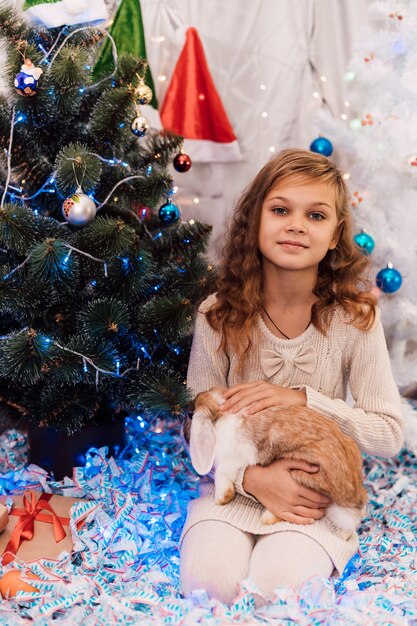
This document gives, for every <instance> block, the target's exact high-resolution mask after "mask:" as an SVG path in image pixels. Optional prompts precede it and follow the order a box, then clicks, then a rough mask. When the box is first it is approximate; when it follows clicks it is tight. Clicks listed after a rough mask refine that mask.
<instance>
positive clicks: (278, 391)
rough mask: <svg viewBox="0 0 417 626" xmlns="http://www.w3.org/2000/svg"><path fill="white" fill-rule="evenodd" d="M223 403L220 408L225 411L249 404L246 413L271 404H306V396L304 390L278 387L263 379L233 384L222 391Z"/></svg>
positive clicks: (232, 410) (251, 412)
mask: <svg viewBox="0 0 417 626" xmlns="http://www.w3.org/2000/svg"><path fill="white" fill-rule="evenodd" d="M222 395H223V398H224V399H225V402H224V404H222V405H220V407H219V408H220V409H221V410H222V411H225V412H230V413H232V412H233V413H237V412H238V411H240V409H243V408H244V407H246V406H249V405H251V407H250V409H248V411H247V413H248V415H251V414H253V413H257V412H258V411H262V409H268V408H269V407H271V406H306V405H307V398H306V394H305V392H304V391H299V390H298V389H288V388H287V387H279V386H278V385H273V384H272V383H267V382H265V381H264V380H256V381H255V382H253V383H243V384H242V385H235V386H234V387H230V389H227V390H226V391H224V392H223V394H222Z"/></svg>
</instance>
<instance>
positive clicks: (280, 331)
mask: <svg viewBox="0 0 417 626" xmlns="http://www.w3.org/2000/svg"><path fill="white" fill-rule="evenodd" d="M262 308H263V310H264V311H265V315H266V316H267V318H268V319H269V321H270V322H271V324H273V325H274V326H275V328H276V329H277V331H278V332H279V333H281V335H282V336H283V337H285V339H291V337H288V335H286V334H285V333H283V332H282V330H281V329H280V328H278V326H277V325H276V324H275V322H274V320H273V319H272V317H271V316H270V315H269V313H268V311H267V310H266V308H265V307H264V306H262ZM310 324H311V320H310V321H309V323H308V324H307V326H306V327H305V329H304V332H305V331H306V330H307V328H308V327H309V326H310Z"/></svg>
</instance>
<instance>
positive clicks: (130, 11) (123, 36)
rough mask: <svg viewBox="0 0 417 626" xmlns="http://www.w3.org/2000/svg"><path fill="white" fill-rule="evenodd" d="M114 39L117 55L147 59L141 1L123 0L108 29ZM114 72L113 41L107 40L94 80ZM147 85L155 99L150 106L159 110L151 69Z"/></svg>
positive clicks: (146, 76)
mask: <svg viewBox="0 0 417 626" xmlns="http://www.w3.org/2000/svg"><path fill="white" fill-rule="evenodd" d="M108 30H109V33H110V35H111V36H112V37H113V39H114V41H115V43H116V47H117V53H118V54H119V55H120V54H122V53H123V52H126V53H130V54H133V55H135V56H137V57H141V58H142V59H146V58H147V55H146V44H145V35H144V30H143V20H142V12H141V9H140V2H139V0H122V2H121V4H120V5H119V8H118V9H117V12H116V15H115V18H114V21H113V24H112V25H111V27H110V28H109V29H108ZM113 70H114V63H113V53H112V46H111V41H110V40H109V39H106V41H105V42H104V44H103V47H102V49H101V53H100V55H99V58H98V61H97V63H96V64H95V66H94V70H93V77H94V80H98V79H100V78H103V77H104V76H106V75H109V74H111V73H112V71H113ZM145 83H146V85H148V87H150V88H151V89H152V93H153V97H152V100H151V102H150V105H151V106H153V108H154V109H157V108H158V102H157V100H156V96H155V87H154V84H153V80H152V74H151V71H150V69H149V67H148V68H147V69H146V74H145Z"/></svg>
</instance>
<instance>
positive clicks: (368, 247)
mask: <svg viewBox="0 0 417 626" xmlns="http://www.w3.org/2000/svg"><path fill="white" fill-rule="evenodd" d="M353 241H354V242H355V243H356V245H357V246H359V248H360V249H361V252H362V253H363V254H372V251H373V249H374V248H375V241H374V240H373V239H372V237H371V235H368V233H365V231H362V232H360V233H358V234H357V235H355V236H354V237H353Z"/></svg>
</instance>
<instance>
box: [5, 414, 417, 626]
mask: <svg viewBox="0 0 417 626" xmlns="http://www.w3.org/2000/svg"><path fill="white" fill-rule="evenodd" d="M127 433H128V441H129V443H128V445H127V447H126V449H125V450H124V451H123V452H122V454H121V455H120V456H119V457H118V458H117V459H113V458H109V457H108V455H107V450H106V448H100V449H94V448H93V449H90V451H89V452H88V454H87V459H86V464H85V466H84V467H82V468H81V467H78V468H76V469H75V470H74V474H73V477H72V478H65V479H64V480H63V481H60V482H55V481H54V480H53V479H52V478H51V476H49V475H48V474H47V473H46V472H45V471H44V470H42V469H40V468H39V467H37V466H35V465H29V466H27V465H25V460H26V458H27V457H26V447H27V444H26V438H25V436H24V434H22V433H20V432H18V431H15V430H9V431H6V432H5V433H4V434H3V435H2V436H1V437H0V464H1V465H0V467H1V468H2V474H0V493H1V494H17V493H19V494H20V493H23V492H24V491H25V489H28V488H34V489H38V490H40V489H41V490H43V491H46V492H48V493H54V494H57V495H66V496H70V497H75V498H86V499H87V500H90V501H91V500H93V501H94V503H93V502H86V503H79V504H77V505H75V506H74V507H73V508H72V509H71V513H70V515H71V522H70V523H71V530H72V533H73V538H74V551H73V553H72V554H68V553H66V552H63V553H62V554H61V555H60V557H59V559H57V560H49V559H41V560H39V561H36V562H31V563H24V562H20V561H19V560H18V559H17V560H16V561H15V562H14V563H12V564H10V565H8V566H7V567H3V568H1V566H0V575H1V574H3V573H5V572H7V571H9V570H10V569H13V568H18V569H20V570H21V576H22V577H23V579H24V580H26V582H29V583H30V584H34V582H33V579H30V578H25V576H27V575H28V574H34V575H36V576H37V577H38V579H39V580H36V583H35V585H36V587H37V588H38V589H39V592H30V593H29V592H18V594H17V595H16V597H15V598H12V599H10V600H6V599H3V600H0V625H1V624H7V626H12V625H14V624H27V623H28V622H29V623H30V622H33V623H34V624H35V625H36V626H43V625H47V624H48V625H49V624H51V622H52V621H53V622H54V623H55V622H56V623H59V624H67V625H68V626H69V625H71V626H73V625H74V624H81V623H82V624H83V626H93V625H94V626H99V625H102V624H124V625H125V624H126V625H128V624H138V623H140V624H144V625H145V626H147V625H148V624H149V625H181V624H183V625H184V626H186V625H188V626H191V625H194V624H204V626H223V625H225V624H248V625H249V624H258V623H259V624H280V625H281V624H283V625H286V624H297V625H301V626H304V625H318V624H326V625H333V624H334V625H336V624H337V625H338V626H339V625H340V624H349V626H356V625H357V626H364V625H367V624H369V625H372V626H373V625H380V626H382V625H383V626H387V625H388V624H389V625H390V626H396V625H400V624H401V625H405V624H407V625H409V624H417V551H416V545H417V541H416V537H417V535H416V530H417V515H416V512H415V511H416V506H415V504H416V502H417V459H416V458H415V457H414V455H412V454H411V453H409V452H407V451H405V450H404V451H403V452H402V453H401V455H400V456H398V457H397V458H395V459H376V458H373V457H372V458H371V457H367V458H365V474H366V486H367V490H368V494H369V504H368V509H367V517H366V518H365V519H364V521H363V523H362V525H361V527H360V531H359V532H360V552H359V553H358V554H357V555H355V557H354V558H353V559H352V560H351V561H350V562H349V563H348V565H347V567H346V569H345V571H344V572H343V575H342V576H341V577H340V578H339V579H332V580H326V579H323V578H320V577H315V578H312V579H310V580H308V581H307V582H306V583H304V584H303V585H302V586H301V587H299V588H298V589H293V588H280V589H277V590H276V595H275V598H274V601H273V602H272V603H271V604H269V605H265V606H263V607H259V608H256V606H255V601H254V593H255V591H256V588H255V586H254V583H253V581H251V580H250V579H247V580H244V581H242V583H241V585H240V590H239V593H238V594H237V596H236V599H235V601H234V603H233V604H232V605H230V606H228V605H225V604H222V603H221V602H218V601H217V600H214V599H211V598H209V597H208V595H207V593H206V592H205V591H204V590H196V591H195V592H194V593H193V594H192V596H191V597H190V598H188V599H184V598H183V597H182V596H181V593H180V589H179V549H178V541H179V537H180V533H181V528H182V525H183V523H184V519H185V514H186V508H187V503H188V501H189V500H190V498H194V497H196V496H197V493H198V483H199V478H198V476H196V474H195V473H194V472H193V470H192V468H191V465H190V462H189V460H188V458H187V456H186V454H185V452H184V449H183V445H182V442H181V437H180V427H179V424H177V423H172V424H170V425H167V426H165V427H164V426H162V427H161V424H160V423H158V425H157V427H156V426H155V424H152V423H151V424H148V423H146V422H145V421H144V420H143V419H142V418H137V419H136V418H135V419H133V418H129V419H128V420H127ZM86 511H87V512H88V517H87V523H86V524H85V525H84V526H83V527H82V528H81V529H79V530H77V520H78V519H80V518H81V517H83V516H84V515H85V513H86Z"/></svg>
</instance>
